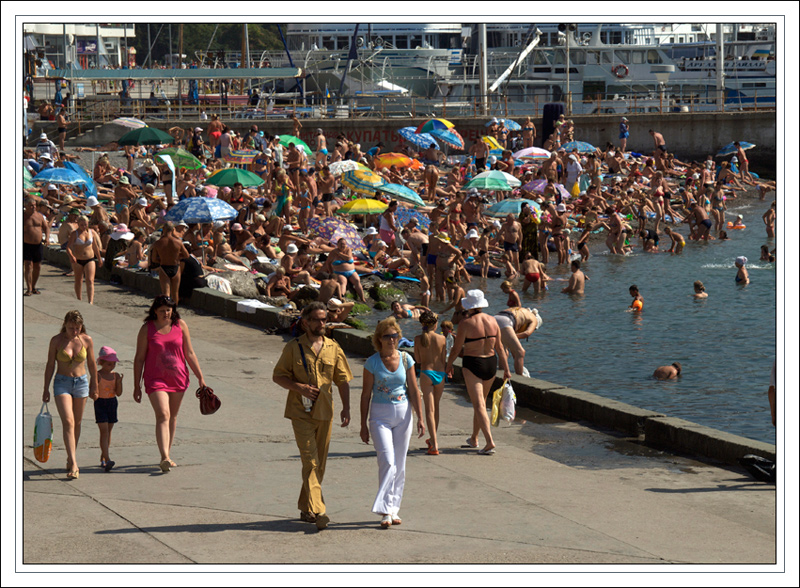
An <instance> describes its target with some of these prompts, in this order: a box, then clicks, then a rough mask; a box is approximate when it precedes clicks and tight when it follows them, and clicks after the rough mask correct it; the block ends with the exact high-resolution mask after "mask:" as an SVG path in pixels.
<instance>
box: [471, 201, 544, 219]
mask: <svg viewBox="0 0 800 588" xmlns="http://www.w3.org/2000/svg"><path fill="white" fill-rule="evenodd" d="M523 204H527V205H528V206H530V207H531V208H532V209H533V210H534V211H535V213H536V216H537V217H538V216H539V215H541V214H542V209H541V207H540V206H539V205H538V204H537V203H536V202H534V201H533V200H528V199H527V198H509V199H507V200H501V201H500V202H496V203H495V204H492V205H491V206H490V207H489V208H487V209H486V212H485V214H486V216H491V217H494V218H503V217H505V216H507V215H508V214H514V215H517V214H519V213H520V211H521V210H522V205H523Z"/></svg>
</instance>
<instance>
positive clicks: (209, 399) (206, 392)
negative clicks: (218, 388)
mask: <svg viewBox="0 0 800 588" xmlns="http://www.w3.org/2000/svg"><path fill="white" fill-rule="evenodd" d="M195 396H197V397H198V398H199V399H200V414H214V413H215V412H217V411H218V410H219V407H220V405H221V404H222V401H221V400H220V399H219V398H217V395H216V394H214V391H213V390H212V389H211V388H209V387H208V386H200V387H199V388H198V389H197V392H195Z"/></svg>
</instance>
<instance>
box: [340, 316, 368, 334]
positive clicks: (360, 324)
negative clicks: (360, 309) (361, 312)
mask: <svg viewBox="0 0 800 588" xmlns="http://www.w3.org/2000/svg"><path fill="white" fill-rule="evenodd" d="M344 324H346V325H350V326H351V327H353V328H355V329H360V330H362V331H366V330H367V323H365V322H364V321H360V320H358V319H355V318H353V317H350V316H349V317H347V318H346V319H344Z"/></svg>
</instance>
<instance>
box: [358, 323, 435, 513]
mask: <svg viewBox="0 0 800 588" xmlns="http://www.w3.org/2000/svg"><path fill="white" fill-rule="evenodd" d="M401 336H402V332H401V330H400V325H398V324H397V321H396V320H395V318H394V317H390V318H388V319H385V320H383V321H381V322H380V323H378V326H377V327H376V328H375V334H374V335H373V336H372V344H373V346H374V347H375V349H376V351H377V353H375V354H374V355H372V356H371V357H370V358H369V359H368V360H367V362H366V363H365V364H364V377H363V381H364V387H363V390H362V392H361V440H362V441H364V443H369V439H370V434H371V435H372V442H373V444H374V446H375V451H376V453H377V455H378V494H377V495H376V496H375V502H374V503H373V505H372V512H374V513H376V514H379V515H381V517H382V518H381V528H383V529H388V528H389V527H391V526H392V525H399V524H401V523H402V522H403V521H402V520H401V519H400V516H399V514H398V513H399V511H400V503H401V502H402V500H403V488H404V486H405V480H406V454H407V453H408V443H409V441H410V440H411V428H412V425H413V418H412V415H411V410H412V409H413V411H414V412H415V413H416V415H417V430H418V431H419V436H420V437H422V436H423V435H424V434H425V424H424V422H423V420H422V411H421V407H422V401H421V398H420V392H419V387H418V386H417V378H416V375H415V373H414V358H413V357H412V356H411V355H410V354H408V353H405V352H400V351H398V349H397V344H398V342H399V341H400V337H401ZM409 404H410V405H411V406H409Z"/></svg>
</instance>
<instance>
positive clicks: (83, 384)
mask: <svg viewBox="0 0 800 588" xmlns="http://www.w3.org/2000/svg"><path fill="white" fill-rule="evenodd" d="M59 394H69V395H70V396H72V397H73V398H88V396H89V375H88V374H83V375H82V376H78V377H77V378H73V377H72V376H62V375H61V374H56V377H55V379H54V380H53V396H58V395H59Z"/></svg>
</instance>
